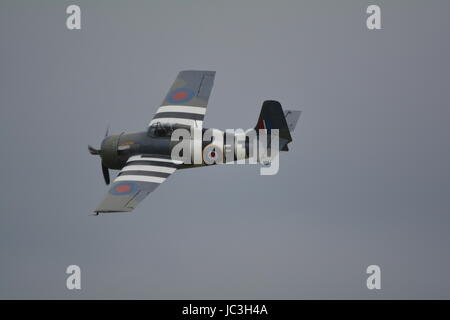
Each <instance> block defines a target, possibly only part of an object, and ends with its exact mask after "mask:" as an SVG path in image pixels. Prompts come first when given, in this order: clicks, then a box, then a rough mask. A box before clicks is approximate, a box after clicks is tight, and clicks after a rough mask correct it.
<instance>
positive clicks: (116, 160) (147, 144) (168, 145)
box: [100, 129, 251, 170]
mask: <svg viewBox="0 0 450 320" xmlns="http://www.w3.org/2000/svg"><path fill="white" fill-rule="evenodd" d="M206 130H208V129H203V130H202V132H205V131H206ZM213 130H216V131H219V132H222V131H220V130H217V129H213ZM230 138H231V140H233V141H234V138H235V136H234V135H232V136H228V137H227V141H229V139H230ZM223 139H224V140H225V135H224V137H223ZM178 143H179V141H172V140H171V135H165V136H155V135H152V134H149V132H146V131H142V132H136V133H121V134H119V135H111V136H108V137H106V138H105V139H104V140H103V142H102V146H101V152H100V155H101V158H102V163H103V165H104V166H105V167H107V168H109V169H114V170H121V169H122V168H123V167H124V166H125V165H126V162H127V160H128V158H129V157H131V156H134V155H146V156H162V157H169V158H170V157H171V153H172V149H173V147H174V146H175V145H176V144H178ZM209 144H211V140H210V141H203V140H202V143H201V150H204V148H205V147H206V146H208V145H209ZM222 145H225V141H223V143H222ZM249 145H251V142H249V140H246V142H245V155H241V156H240V157H239V159H244V158H247V157H248V154H249V152H248V151H249V149H250V148H249ZM221 151H222V150H221ZM235 160H238V158H237V156H236V155H234V159H233V160H231V161H235ZM204 165H206V164H205V163H203V162H202V163H201V164H184V165H181V167H180V169H182V168H191V167H198V166H204Z"/></svg>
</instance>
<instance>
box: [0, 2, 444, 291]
mask: <svg viewBox="0 0 450 320" xmlns="http://www.w3.org/2000/svg"><path fill="white" fill-rule="evenodd" d="M69 4H78V5H80V7H81V10H82V30H80V31H69V30H67V29H66V27H65V19H66V14H65V8H66V7H67V6H68V5H69ZM369 4H379V5H380V6H381V10H382V28H383V29H382V30H379V31H369V30H367V29H366V27H365V19H366V14H365V10H366V8H367V6H368V5H369ZM449 9H450V3H449V2H448V1H427V2H425V1H398V0H397V1H356V0H354V1H332V0H329V1H207V0H204V1H181V0H180V1H173V0H169V1H167V0H164V1H162V0H161V1H126V2H125V1H122V2H118V1H9V0H3V1H2V2H1V3H0V46H1V50H0V52H1V54H0V106H1V108H0V133H1V141H2V142H1V147H2V152H1V153H0V161H1V166H0V175H1V177H2V183H1V185H0V213H1V215H0V219H1V221H0V298H13V299H15V298H43V299H46V298H63V299H76V298H150V299H161V298H163V299H170V298H176V299H179V298H188V299H197V298H210V299H216V298H223V299H226V298H236V299H243V298H254V299H258V298H265V299H271V298H272V299H281V298H287V299H301V298H326V299H334V298H341V299H346V298H369V299H372V298H374V299H378V298H384V299H389V298H450V278H449V276H448V270H449V269H450V256H449V250H448V245H449V243H450V232H449V223H450V217H449V214H450V197H449V195H450V148H449V140H448V138H449V137H450V126H449V121H450V106H449V101H450V99H449V98H450V97H449V95H450V90H449V83H450V79H449V75H450V64H449V63H448V58H449V57H450V43H449V41H448V30H450V20H449V19H448V17H447V16H448V12H449ZM183 69H205V70H206V69H208V70H215V71H217V75H216V81H215V86H214V89H213V91H212V95H211V99H210V102H209V108H208V112H207V115H206V118H205V120H206V123H205V125H206V126H208V127H216V128H220V129H225V128H248V127H252V126H253V125H254V124H255V122H256V120H257V117H258V114H259V111H260V107H261V104H262V102H263V100H266V99H276V100H279V101H280V102H281V103H282V105H283V106H284V107H286V108H290V109H299V110H303V111H304V112H303V114H302V116H301V118H300V121H299V124H298V126H297V129H296V131H295V133H294V136H293V137H294V143H293V144H292V146H291V151H290V152H289V153H284V154H282V155H281V160H280V161H281V163H280V172H279V174H278V175H276V176H260V175H259V167H258V166H232V165H231V166H228V165H224V166H216V167H210V168H203V169H191V170H186V171H179V172H176V173H175V174H174V175H173V176H172V177H170V179H169V180H168V181H167V182H166V183H165V184H164V185H162V186H161V187H160V188H158V190H156V191H155V192H154V193H153V194H152V195H151V196H149V197H148V198H147V199H145V200H144V201H143V202H142V203H141V204H140V205H139V207H138V208H137V209H136V210H135V211H134V212H133V213H132V214H111V215H108V214H106V215H103V216H99V217H92V216H88V214H89V213H90V212H91V211H92V210H93V209H94V208H95V206H96V205H97V204H98V202H99V201H100V200H101V199H102V197H103V196H104V194H105V193H106V192H107V187H106V186H105V185H104V183H103V178H102V174H101V168H100V163H99V161H98V159H97V158H95V157H93V156H91V155H89V153H88V151H87V145H88V144H92V145H94V146H98V145H99V144H100V142H101V139H102V137H103V135H104V131H105V128H106V125H107V124H108V123H109V124H110V125H111V131H110V132H112V133H120V132H122V131H127V132H134V131H141V130H145V128H146V126H147V123H148V122H149V120H150V119H151V117H152V114H153V112H154V111H155V110H156V107H157V106H158V105H159V104H160V102H161V101H162V99H163V97H164V95H165V93H166V91H167V90H168V88H169V87H170V85H171V83H172V81H173V80H174V79H175V77H176V75H177V73H178V72H179V71H180V70H183ZM70 264H77V265H79V266H80V267H81V270H82V290H81V291H76V292H74V291H68V290H67V289H66V288H65V279H66V275H65V268H66V267H67V266H68V265H70ZM370 264H377V265H380V266H381V271H382V290H381V291H369V290H367V288H366V287H365V279H366V276H367V275H366V274H365V269H366V267H367V266H368V265H370Z"/></svg>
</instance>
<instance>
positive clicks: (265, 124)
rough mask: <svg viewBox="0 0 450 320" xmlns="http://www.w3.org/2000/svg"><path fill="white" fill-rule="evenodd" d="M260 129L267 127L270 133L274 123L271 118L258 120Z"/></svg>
mask: <svg viewBox="0 0 450 320" xmlns="http://www.w3.org/2000/svg"><path fill="white" fill-rule="evenodd" d="M257 128H258V130H261V129H267V132H268V133H270V129H272V123H271V122H270V120H258V125H257Z"/></svg>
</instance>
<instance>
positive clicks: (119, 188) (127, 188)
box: [109, 181, 137, 196]
mask: <svg viewBox="0 0 450 320" xmlns="http://www.w3.org/2000/svg"><path fill="white" fill-rule="evenodd" d="M136 190H137V186H136V185H135V184H134V183H132V182H129V181H127V182H122V183H118V184H116V185H115V186H114V187H112V188H111V190H110V191H109V193H111V194H112V195H115V196H121V195H128V194H130V193H133V192H135V191H136Z"/></svg>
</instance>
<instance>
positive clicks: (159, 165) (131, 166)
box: [114, 155, 181, 183]
mask: <svg viewBox="0 0 450 320" xmlns="http://www.w3.org/2000/svg"><path fill="white" fill-rule="evenodd" d="M180 164H181V161H176V160H171V159H165V158H155V157H146V156H142V155H138V156H133V157H130V158H129V159H128V161H127V165H126V166H125V167H123V168H122V170H121V171H120V173H119V175H118V176H117V178H116V179H115V181H114V182H117V181H141V182H153V183H162V182H164V181H165V180H166V179H167V177H168V176H170V175H171V174H172V173H174V172H175V170H177V168H178V166H179V165H180Z"/></svg>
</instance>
